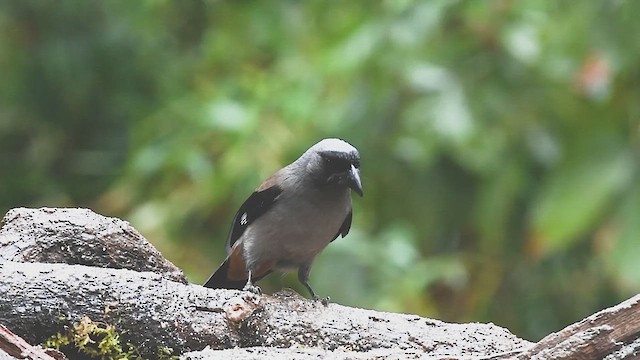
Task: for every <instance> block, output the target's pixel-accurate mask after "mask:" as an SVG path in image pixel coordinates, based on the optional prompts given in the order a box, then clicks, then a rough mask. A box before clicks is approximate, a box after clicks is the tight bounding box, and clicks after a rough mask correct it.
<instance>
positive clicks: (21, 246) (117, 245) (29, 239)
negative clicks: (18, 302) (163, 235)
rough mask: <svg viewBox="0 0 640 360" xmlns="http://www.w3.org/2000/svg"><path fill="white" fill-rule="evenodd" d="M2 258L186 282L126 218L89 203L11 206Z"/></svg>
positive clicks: (1, 228)
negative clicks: (99, 210) (92, 207)
mask: <svg viewBox="0 0 640 360" xmlns="http://www.w3.org/2000/svg"><path fill="white" fill-rule="evenodd" d="M0 260H7V261H16V262H33V263H65V264H80V265H88V266H97V267H104V268H114V269H130V270H136V271H152V272H155V273H158V274H162V275H163V276H164V277H165V278H167V279H169V280H173V281H179V282H182V283H185V284H186V283H187V280H186V278H185V276H184V274H183V273H182V270H180V269H179V268H178V267H176V266H175V265H173V264H172V263H171V262H170V261H168V260H166V259H165V258H164V257H163V256H162V254H160V252H159V251H158V250H156V248H155V247H154V246H153V245H151V244H150V243H149V242H148V241H147V240H146V239H145V238H144V237H143V236H142V235H140V233H139V232H138V231H137V230H136V229H134V228H133V227H132V226H131V225H130V224H129V223H128V222H126V221H123V220H120V219H116V218H110V217H105V216H102V215H98V214H96V213H94V212H93V211H91V210H88V209H60V208H40V209H27V208H16V209H12V210H9V212H7V214H6V215H5V217H4V218H3V219H2V222H0Z"/></svg>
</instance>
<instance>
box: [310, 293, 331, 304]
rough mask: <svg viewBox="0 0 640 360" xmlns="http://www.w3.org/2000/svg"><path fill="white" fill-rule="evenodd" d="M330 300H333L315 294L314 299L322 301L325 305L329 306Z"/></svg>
mask: <svg viewBox="0 0 640 360" xmlns="http://www.w3.org/2000/svg"><path fill="white" fill-rule="evenodd" d="M329 300H331V298H330V297H328V296H327V297H320V296H318V295H313V301H315V302H320V303H321V304H322V305H324V306H328V305H329Z"/></svg>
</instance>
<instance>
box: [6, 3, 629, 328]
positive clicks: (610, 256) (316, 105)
mask: <svg viewBox="0 0 640 360" xmlns="http://www.w3.org/2000/svg"><path fill="white" fill-rule="evenodd" d="M638 13H640V2H636V1H624V0H611V1H579V2H574V1H557V0H545V1H542V0H529V1H508V0H502V1H454V0H430V1H409V0H396V1H393V0H387V1H379V2H369V1H350V2H339V3H337V2H336V3H327V2H325V1H281V2H270V1H261V2H246V1H242V2H236V1H229V2H222V1H191V0H190V1H176V2H172V1H150V0H148V1H125V0H113V1H105V2H99V1H64V2H50V1H2V2H0V69H1V70H2V81H0V150H1V151H0V169H2V170H1V173H0V177H1V178H0V179H1V184H2V187H1V188H0V210H1V211H3V212H4V211H6V210H7V209H9V208H11V207H17V206H86V207H90V208H92V209H94V210H95V211H97V212H100V213H102V214H106V215H111V216H118V217H121V218H124V219H127V220H129V221H131V222H132V223H133V225H134V226H135V227H137V228H138V229H139V230H140V231H141V232H142V233H143V234H144V235H145V236H146V237H147V238H148V239H150V240H151V241H152V242H153V243H154V244H155V245H156V246H158V247H159V248H160V250H161V251H162V252H163V253H164V254H165V255H166V256H167V257H168V258H169V259H170V260H172V261H173V262H175V263H176V264H177V265H178V266H180V267H182V268H183V269H185V271H186V272H187V274H188V276H189V277H190V278H191V280H192V281H194V282H200V281H202V280H204V279H205V278H206V277H207V276H208V275H209V273H210V272H211V271H213V270H214V269H215V268H216V266H217V265H218V263H219V262H220V261H221V260H222V259H223V257H224V245H223V244H224V240H225V237H226V233H227V231H228V226H229V224H230V221H231V219H232V217H233V215H234V212H235V211H236V209H237V208H238V206H239V205H240V204H241V203H242V202H243V200H244V199H245V198H246V197H247V196H248V195H249V194H250V193H251V192H252V190H253V188H255V187H256V186H257V185H258V184H259V183H260V181H261V180H262V179H263V178H265V177H267V176H268V175H270V174H271V173H272V172H274V171H275V170H277V169H278V168H279V167H281V166H283V165H285V164H287V163H289V162H290V161H292V160H294V159H295V158H296V157H297V156H298V155H299V154H301V153H302V152H303V151H304V150H305V149H306V148H307V147H308V146H309V145H311V144H312V143H314V142H316V141H318V140H319V139H320V138H323V137H341V138H344V139H347V140H348V141H350V142H351V143H353V144H354V145H355V146H357V147H358V148H359V149H360V152H361V154H362V164H363V170H362V171H363V184H364V186H365V197H364V198H362V199H360V198H357V199H355V201H354V206H355V209H354V215H355V217H354V225H353V228H352V232H351V234H350V235H349V236H348V237H347V238H345V239H340V240H339V241H335V242H334V243H332V244H331V246H330V247H329V248H328V249H327V250H326V252H325V253H323V255H321V256H320V258H319V259H318V261H317V263H316V265H315V266H314V269H313V271H312V274H311V281H312V284H314V286H315V287H316V289H317V291H318V292H319V293H320V294H321V295H331V297H332V299H333V300H334V301H337V302H340V303H345V304H351V305H357V306H362V307H371V308H376V309H384V310H393V311H404V312H412V313H419V314H422V315H426V316H431V317H436V318H441V319H443V320H449V321H485V322H486V321H491V322H494V323H497V324H499V325H502V326H506V327H508V328H510V329H511V330H512V331H513V332H514V333H516V334H518V335H520V336H523V337H525V338H528V339H532V340H535V339H537V338H539V337H541V336H543V335H545V334H547V333H549V332H551V331H554V330H558V329H560V328H561V327H563V326H565V325H567V324H568V323H571V322H573V321H576V320H578V319H580V318H582V317H584V316H586V315H588V314H590V313H592V312H594V311H596V310H599V309H601V308H603V307H606V306H609V305H612V304H614V303H617V302H618V301H620V300H622V299H624V298H626V297H628V296H630V295H631V294H634V293H636V292H638V291H639V290H640V261H639V260H638V259H639V258H640V220H639V219H640V183H639V181H638V180H639V167H640V161H639V156H638V155H639V147H640V121H639V120H640V101H639V100H640V67H639V66H638V64H639V63H640V42H638V35H639V34H640V22H638V21H637V19H636V14H638ZM262 285H263V287H265V288H266V290H267V291H274V290H277V289H278V288H280V287H282V286H292V287H294V288H295V289H298V290H302V289H301V288H300V286H299V285H298V284H296V280H295V277H293V276H290V275H288V276H284V277H279V276H277V275H273V276H271V277H269V278H268V279H265V280H264V281H263V282H262Z"/></svg>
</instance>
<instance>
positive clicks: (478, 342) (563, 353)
mask: <svg viewBox="0 0 640 360" xmlns="http://www.w3.org/2000/svg"><path fill="white" fill-rule="evenodd" d="M52 262H53V263H52ZM639 303H640V296H637V297H634V298H632V299H630V300H628V301H626V302H624V303H622V304H620V305H618V306H616V307H613V308H611V309H607V310H604V311H601V312H599V313H597V314H594V315H592V316H591V317H589V318H587V319H585V320H583V321H582V322H579V323H577V324H574V325H571V326H569V327H567V328H566V329H564V330H562V331H560V332H558V333H555V334H552V335H549V336H548V337H546V338H544V339H543V340H541V341H540V342H539V343H538V344H535V346H534V344H531V343H530V342H528V341H526V340H522V339H519V338H517V337H516V336H514V335H513V334H511V333H510V332H509V331H508V330H506V329H503V328H500V327H497V326H495V325H493V324H475V323H472V324H448V323H444V322H441V321H437V320H430V319H426V318H421V317H419V316H415V315H404V314H391V313H384V312H378V311H372V310H364V309H357V308H349V307H344V306H340V305H337V304H329V305H328V306H326V307H325V306H323V305H321V304H319V303H314V302H311V301H308V300H306V299H304V298H302V297H300V296H299V295H297V294H295V293H293V292H291V291H284V292H280V293H278V294H276V295H275V296H268V295H262V296H256V295H252V294H249V293H245V292H241V291H235V290H212V289H207V288H203V287H201V286H198V285H192V284H185V283H184V277H183V276H182V272H180V271H179V269H177V268H175V266H173V265H172V264H171V263H169V262H168V261H166V260H165V259H164V258H162V256H161V255H160V254H159V253H157V251H156V250H155V248H153V247H152V246H151V245H150V244H148V243H147V241H146V240H145V239H144V238H143V237H142V236H141V235H140V234H139V233H138V232H136V231H135V230H134V229H132V228H131V227H130V226H129V225H128V223H126V222H123V221H121V220H118V219H112V218H106V217H102V216H100V215H96V214H94V213H92V212H90V211H88V210H82V209H35V210H34V209H15V210H12V211H10V212H9V213H8V214H7V216H6V217H5V219H4V220H3V221H2V228H0V323H2V324H4V325H6V326H7V327H8V328H10V329H11V330H12V331H14V332H15V333H16V334H18V335H20V336H22V337H24V338H25V339H26V340H27V341H29V342H30V343H32V344H37V343H40V342H42V341H43V340H45V339H46V338H48V337H49V336H51V335H53V334H55V333H57V332H61V331H63V329H65V327H69V326H71V325H72V324H74V323H77V322H79V321H81V319H83V318H84V317H89V318H90V319H91V320H93V321H99V322H104V323H108V324H112V325H115V326H116V327H117V328H118V329H119V330H120V331H121V334H122V338H123V340H124V342H130V343H132V344H134V345H136V346H137V347H138V348H139V350H140V351H141V353H142V354H143V355H145V356H148V357H153V356H154V355H155V354H156V352H157V350H158V348H161V347H170V348H173V349H174V351H175V353H178V354H184V355H183V359H226V358H238V359H259V358H269V359H272V358H282V359H320V358H327V357H330V358H333V359H346V358H349V359H370V358H398V359H399V358H403V359H404V358H419V357H420V358H451V359H468V358H474V359H519V360H524V359H569V358H571V359H574V358H576V359H601V358H606V359H609V360H614V359H630V358H633V356H637V354H638V351H639V349H640V339H639V335H640V315H638V314H639V311H638V310H639V309H638V306H640V305H639ZM205 348H206V349H205ZM203 349H204V350H203ZM189 351H191V352H189ZM0 358H2V357H0Z"/></svg>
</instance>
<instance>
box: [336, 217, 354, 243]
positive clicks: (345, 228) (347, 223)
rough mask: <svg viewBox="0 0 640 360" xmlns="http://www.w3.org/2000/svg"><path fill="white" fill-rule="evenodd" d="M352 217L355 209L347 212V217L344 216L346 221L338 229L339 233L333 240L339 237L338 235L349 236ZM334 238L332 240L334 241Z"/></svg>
mask: <svg viewBox="0 0 640 360" xmlns="http://www.w3.org/2000/svg"><path fill="white" fill-rule="evenodd" d="M352 217H353V211H349V213H348V214H347V217H346V218H344V222H343V223H342V225H341V226H340V230H338V233H337V234H336V236H334V237H333V240H335V239H337V238H338V236H340V235H342V237H345V236H347V234H348V233H349V229H351V218H352ZM333 240H331V241H333Z"/></svg>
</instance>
